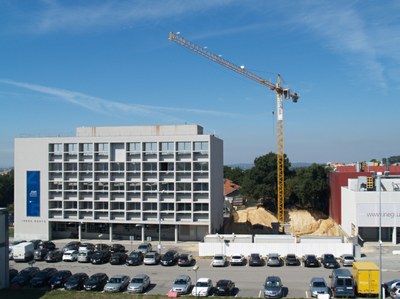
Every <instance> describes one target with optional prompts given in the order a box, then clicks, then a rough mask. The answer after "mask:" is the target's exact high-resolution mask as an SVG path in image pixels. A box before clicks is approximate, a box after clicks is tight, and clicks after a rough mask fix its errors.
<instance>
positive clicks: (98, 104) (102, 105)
mask: <svg viewBox="0 0 400 299" xmlns="http://www.w3.org/2000/svg"><path fill="white" fill-rule="evenodd" d="M0 83H2V84H7V85H12V86H17V87H20V88H23V89H28V90H32V91H36V92H39V93H42V94H46V95H51V96H54V97H56V98H57V99H61V100H63V101H66V102H69V103H71V104H73V105H76V106H80V107H82V108H84V109H86V110H90V111H92V112H94V113H97V114H107V115H121V114H123V115H128V114H136V115H143V114H146V115H149V116H156V115H162V116H163V117H164V118H174V119H177V118H178V117H176V116H174V115H169V114H167V113H175V114H178V115H182V113H183V112H184V113H192V114H200V115H209V116H214V117H215V116H218V117H237V116H236V115H235V114H231V113H226V112H220V111H212V110H202V109H191V108H182V107H179V108H174V107H163V106H150V105H141V104H124V103H120V102H115V101H109V100H105V99H102V98H98V97H93V96H90V95H86V94H83V93H80V92H76V91H70V90H65V89H60V88H54V87H47V86H42V85H37V84H31V83H26V82H17V81H13V80H8V79H0Z"/></svg>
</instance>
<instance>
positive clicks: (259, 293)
mask: <svg viewBox="0 0 400 299" xmlns="http://www.w3.org/2000/svg"><path fill="white" fill-rule="evenodd" d="M258 298H261V290H260V292H258Z"/></svg>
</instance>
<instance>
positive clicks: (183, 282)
mask: <svg viewBox="0 0 400 299" xmlns="http://www.w3.org/2000/svg"><path fill="white" fill-rule="evenodd" d="M174 284H186V280H185V279H177V280H175V282H174Z"/></svg>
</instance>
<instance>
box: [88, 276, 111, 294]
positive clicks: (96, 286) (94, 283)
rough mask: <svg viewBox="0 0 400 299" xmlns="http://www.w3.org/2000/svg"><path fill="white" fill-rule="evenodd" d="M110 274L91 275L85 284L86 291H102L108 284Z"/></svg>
mask: <svg viewBox="0 0 400 299" xmlns="http://www.w3.org/2000/svg"><path fill="white" fill-rule="evenodd" d="M107 280H108V276H107V274H105V273H96V274H93V275H92V276H90V277H89V278H88V279H87V280H86V282H85V283H84V285H83V288H84V289H85V291H102V290H103V289H104V286H105V285H106V283H107Z"/></svg>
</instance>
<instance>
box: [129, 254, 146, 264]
mask: <svg viewBox="0 0 400 299" xmlns="http://www.w3.org/2000/svg"><path fill="white" fill-rule="evenodd" d="M143 258H144V255H143V252H141V251H132V252H131V253H130V254H129V255H128V258H127V259H126V265H127V266H138V265H141V264H142V263H143Z"/></svg>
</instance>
